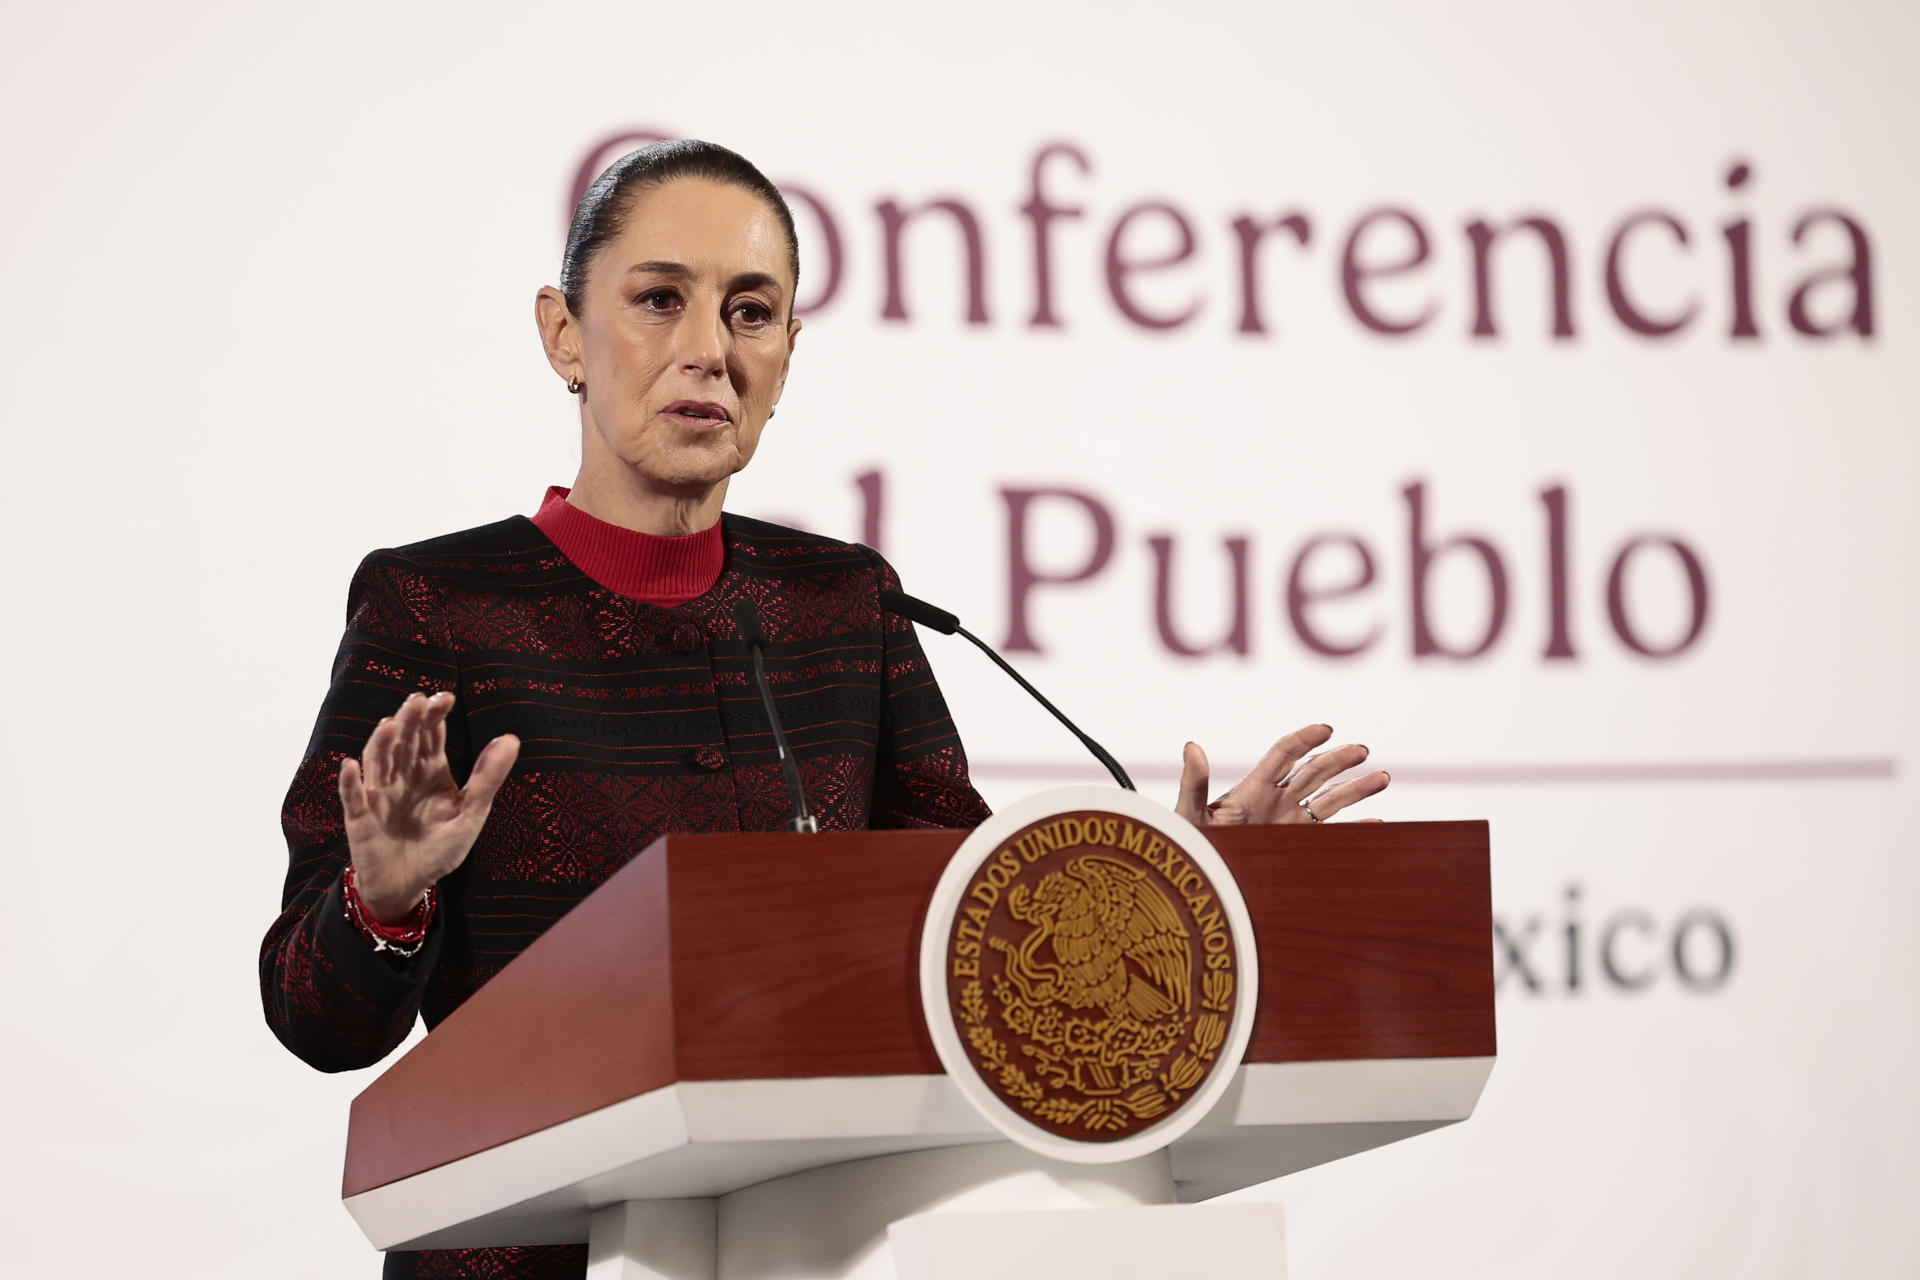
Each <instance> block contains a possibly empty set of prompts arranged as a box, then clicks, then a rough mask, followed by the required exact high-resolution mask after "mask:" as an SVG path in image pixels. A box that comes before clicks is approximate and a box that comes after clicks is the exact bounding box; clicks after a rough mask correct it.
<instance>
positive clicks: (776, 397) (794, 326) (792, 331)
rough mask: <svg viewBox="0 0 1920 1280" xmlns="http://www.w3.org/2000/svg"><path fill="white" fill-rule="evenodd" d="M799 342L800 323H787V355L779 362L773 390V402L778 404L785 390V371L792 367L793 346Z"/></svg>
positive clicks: (794, 321) (796, 321) (792, 321)
mask: <svg viewBox="0 0 1920 1280" xmlns="http://www.w3.org/2000/svg"><path fill="white" fill-rule="evenodd" d="M799 340H800V321H799V320H798V319H794V320H789V321H787V354H786V356H785V358H783V359H782V360H781V361H780V381H779V382H778V383H777V384H776V385H775V386H774V389H773V402H774V403H775V404H779V403H780V394H781V393H782V392H783V391H785V390H786V389H787V370H788V369H789V368H791V367H792V366H793V344H794V343H796V342H798V341H799Z"/></svg>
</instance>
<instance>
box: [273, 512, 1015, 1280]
mask: <svg viewBox="0 0 1920 1280" xmlns="http://www.w3.org/2000/svg"><path fill="white" fill-rule="evenodd" d="M723 528H724V531H725V534H726V542H727V559H726V568H725V570H724V572H723V573H722V574H721V576H720V579H719V581H718V582H716V583H715V584H714V585H713V587H712V588H711V589H710V590H708V591H707V592H705V593H704V594H702V595H700V596H698V597H696V598H694V599H692V600H688V601H686V602H685V603H683V604H679V605H675V606H672V607H663V606H660V605H654V604H647V603H644V602H642V601H640V600H636V599H632V598H629V597H627V596H623V595H620V594H619V593H617V592H614V591H611V590H609V589H607V588H605V587H603V586H601V585H600V584H598V583H596V582H594V581H593V580H592V579H590V578H588V577H587V576H586V575H585V574H584V573H582V572H581V571H580V570H579V569H578V568H577V567H576V566H575V565H573V564H572V562H570V561H569V560H568V559H567V558H566V557H565V556H564V555H562V554H561V553H560V551H559V550H558V548H556V547H555V546H554V544H553V543H552V542H551V541H550V540H549V539H548V538H547V537H546V535H544V534H543V533H541V532H540V530H539V529H538V528H537V527H535V525H534V524H533V523H532V522H531V521H530V520H528V519H526V518H525V517H521V516H515V517H512V518H510V519H507V520H503V521H499V522H497V523H495V524H490V525H484V526H481V527H479V528H476V529H469V530H466V531H464V532H461V533H455V534H449V535H447V536H446V537H442V538H435V539H432V540H430V541H427V542H421V543H416V544H414V545H412V546H407V547H401V548H398V549H393V550H382V551H376V552H374V553H373V554H371V555H369V556H368V557H367V558H366V559H365V560H364V561H362V562H361V565H360V568H359V570H358V572H357V573H356V574H355V575H354V579H353V585H352V587H351V588H350V590H349V592H348V601H347V632H346V636H345V637H344V638H343V639H342V641H341V644H340V649H339V653H338V655H337V656H336V658H335V660H334V666H333V680H332V684H331V686H330V687H329V689H328V691H327V695H326V698H325V700H324V702H323V703H322V705H321V709H320V715H319V719H318V721H317V723H316V724H315V726H314V730H313V735H312V737H311V738H310V740H309V742H308V745H307V750H306V754H305V758H304V759H303V760H302V761H301V763H300V767H299V768H298V770H296V772H295V774H294V778H293V783H292V785H291V786H290V787H289V788H288V791H287V797H286V802H285V805H284V807H283V809H282V814H281V823H282V827H283V829H284V831H285V834H286V838H287V847H288V851H289V855H290V862H289V866H288V870H287V879H286V887H285V894H284V898H283V910H282V912H281V914H280V917H279V919H277V920H276V921H275V922H274V924H273V926H272V927H271V928H270V929H269V930H268V931H267V936H266V939H265V941H264V943H263V944H262V947H261V951H260V983H261V996H262V1000H263V1003H264V1005H265V1009H266V1016H267V1023H268V1025H269V1026H271V1027H272V1029H273V1032H274V1034H275V1035H276V1036H278V1037H279V1038H280V1040H281V1041H282V1042H283V1043H284V1044H285V1045H286V1046H287V1047H288V1048H289V1049H291V1050H292V1051H293V1052H294V1053H296V1054H298V1055H299V1056H300V1057H301V1058H303V1059H304V1060H305V1061H307V1062H309V1063H311V1064H312V1065H314V1066H315V1067H318V1068H320V1069H321V1070H323V1071H343V1070H351V1069H354V1068H359V1067H366V1066H370V1065H372V1064H373V1063H375V1062H378V1061H379V1060H380V1059H381V1058H383V1057H385V1056H386V1055H387V1054H388V1053H389V1052H391V1051H392V1050H393V1049H394V1047H395V1046H397V1045H398V1044H399V1043H400V1042H401V1041H402V1040H403V1039H405V1037H406V1035H407V1033H408V1031H409V1030H410V1029H411V1028H412V1026H413V1021H414V1018H415V1016H416V1015H420V1016H423V1017H424V1019H425V1021H426V1025H427V1026H428V1027H429V1028H432V1027H433V1026H435V1025H436V1024H437V1023H438V1022H439V1021H440V1020H441V1019H442V1018H444V1017H446V1016H447V1014H449V1013H450V1012H452V1011H453V1010H454V1009H455V1008H457V1007H459V1005H460V1004H461V1002H462V1001H464V1000H465V999H466V998H467V997H468V996H470V995H472V994H473V992H474V991H476V990H477V989H478V988H479V987H480V985H481V984H482V983H484V982H485V981H486V980H487V979H488V978H490V977H492V976H493V975H494V974H495V973H497V972H499V970H500V969H501V968H502V967H504V966H505V965H506V964H507V963H508V962H509V961H510V960H512V959H513V958H514V957H515V956H517V955H518V954H519V953H520V952H521V951H522V950H524V949H525V948H526V946H527V944H529V943H530V942H532V941H533V940H534V939H535V938H536V937H538V936H539V935H540V934H541V933H543V932H545V930H546V929H547V928H548V927H549V926H551V925H552V924H553V922H554V921H555V920H557V919H559V918H560V916H561V915H563V914H565V912H566V911H567V910H568V909H569V908H571V907H572V906H573V905H574V904H575V903H577V902H579V901H580V900H581V899H582V898H584V897H586V896H587V894H589V893H591V892H592V891H593V890H594V889H595V888H596V887H598V886H599V884H600V883H601V882H602V881H604V880H605V879H606V878H607V877H608V876H610V875H612V874H613V872H614V871H615V870H617V869H618V868H619V867H620V866H621V865H623V864H624V863H625V862H626V861H627V860H628V859H629V858H631V857H632V856H633V855H634V854H636V853H638V852H639V851H640V850H641V849H643V848H645V847H646V846H647V845H648V844H649V843H651V842H652V841H653V840H654V839H655V838H656V837H658V836H660V835H662V834H664V833H666V832H669V831H679V832H686V831H759V830H773V829H777V828H779V827H780V826H782V825H783V824H784V823H785V820H786V818H787V816H788V800H787V793H786V788H785V785H784V782H783V781H782V778H781V774H780V769H779V765H778V763H777V758H776V756H775V754H774V748H773V738H772V733H771V732H770V730H768V728H767V727H766V723H765V716H764V712H763V711H762V710H761V707H760V702H759V695H758V692H757V691H756V689H755V687H754V684H753V681H752V675H751V671H750V668H749V665H748V660H747V657H746V652H745V648H744V646H743V644H742V642H741V639H740V637H739V634H738V631H737V629H736V627H735V624H734V622H733V616H732V610H733V605H734V602H735V601H737V600H740V599H750V600H753V601H754V602H755V603H756V604H758V606H759V608H760V613H761V617H762V620H763V624H764V626H765V628H766V631H767V633H768V640H769V644H768V649H767V667H768V675H769V678H770V680H771V682H772V684H773V688H774V693H775V698H776V701H777V702H778V704H779V708H780V715H781V721H782V724H783V726H784V727H785V729H786V733H787V739H788V744H789V748H790V750H791V751H792V752H793V754H794V757H795V760H796V762H797V763H798V765H799V769H800V774H801V778H802V780H803V782H804V783H805V785H806V789H807V797H808V801H809V803H810V804H811V805H812V807H813V810H814V812H815V814H816V815H817V816H818V818H819V820H820V825H821V827H822V828H824V829H829V830H858V829H862V828H867V827H902V826H951V827H967V826H973V825H975V824H977V823H979V822H980V821H982V820H983V819H984V818H986V817H987V815H988V809H987V806H986V804H985V802H984V801H982V800H981V798H980V796H979V793H978V792H976V791H975V790H974V789H973V786H972V784H971V783H970V782H969V781H968V777H967V763H966V755H965V752H964V751H963V750H962V748H961V745H960V741H959V738H958V736H957V735H956V733H955V731H954V727H953V723H952V721H951V719H950V718H949V717H948V714H947V708H946V703H945V701H944V700H943V699H942V698H941V695H940V691H939V688H938V686H937V685H936V684H935V683H934V679H933V672H932V670H931V668H930V667H929V666H928V664H927V660H926V656H925V654H924V653H922V652H921V649H920V645H919V642H918V640H917V639H916V638H915V636H914V633H913V629H912V627H911V626H910V625H909V624H907V623H906V622H904V621H902V620H901V619H899V618H895V617H891V616H889V615H886V614H885V613H884V612H883V611H882V610H881V609H880V604H879V593H880V591H881V590H882V589H883V588H887V587H895V586H898V578H897V577H896V576H895V575H894V572H893V570H892V568H891V567H890V566H889V565H887V563H886V562H885V561H884V560H882V559H881V558H880V556H879V555H878V553H876V552H874V551H873V550H871V549H870V548H866V547H860V546H854V545H850V544H847V543H842V542H835V541H832V540H830V539H826V538H821V537H818V536H815V535H812V534H804V533H799V532H796V531H795V530H792V529H784V528H781V527H780V526H777V525H770V524H765V523H762V522H760V521H755V520H748V519H744V518H741V517H736V516H732V515H728V516H725V517H723ZM442 689H445V690H450V691H452V692H453V693H454V694H455V696H456V699H457V700H456V702H455V704H454V710H453V713H452V715H451V716H450V717H449V719H448V722H447V758H448V763H449V766H450V767H451V768H452V770H453V774H454V777H455V778H456V779H459V780H460V781H462V782H464V781H465V779H466V776H467V773H468V771H469V770H470V769H471V767H472V761H473V757H474V754H475V752H476V751H477V750H478V748H479V747H481V746H484V745H485V744H486V743H487V742H489V741H491V740H492V739H493V738H494V737H496V736H498V735H499V734H502V733H514V734H516V735H518V736H519V738H520V741H521V747H520V756H519V759H518V761H517V762H516V764H515V766H514V770H513V773H512V774H511V775H510V776H509V777H508V778H507V780H506V782H505V783H503V784H502V786H501V788H500V791H499V794H498V795H497V797H496V798H495V801H494V807H493V812H492V813H491V814H490V815H489V816H488V819H487V823H486V826H485V828H484V829H483V830H482V831H481V833H480V837H479V839H478V840H477V841H476V842H475V844H474V847H473V850H472V852H471V853H470V854H469V855H468V857H467V860H466V862H465V863H464V864H463V865H462V866H461V867H460V869H459V870H457V871H455V872H454V873H452V874H451V875H449V876H448V877H447V878H446V879H445V880H443V881H442V882H441V885H440V897H441V904H442V905H441V910H440V911H439V913H438V915H437V917H436V919H435V920H434V922H433V924H432V925H431V926H430V927H429V929H428V932H427V941H426V945H425V946H423V947H422V948H421V949H420V951H419V953H418V954H417V955H415V956H414V957H412V958H411V959H410V960H399V959H396V958H394V957H392V956H391V955H389V954H382V953H376V952H375V951H374V950H373V948H372V947H371V946H370V945H369V944H368V942H367V940H366V939H365V938H364V937H362V936H361V935H360V934H359V933H358V932H357V931H356V930H355V929H354V927H353V925H352V924H350V923H349V922H348V920H347V918H346V914H345V910H344V903H343V901H342V897H341V890H342V886H341V879H342V875H343V873H344V871H345V869H346V865H347V846H346V837H345V833H344V831H343V829H342V825H341V812H340V802H339V792H338V779H339V768H340V761H341V760H342V759H344V758H346V757H347V756H355V757H357V756H358V755H359V754H360V753H361V751H362V750H363V749H364V747H365V744H366V741H367V738H368V737H369V735H370V734H371V733H372V731H373V727H374V725H375V724H377V723H378V722H379V720H380V718H381V717H383V716H387V715H391V714H392V713H393V712H394V710H395V709H396V708H397V707H398V706H399V705H400V702H401V701H402V699H404V698H405V697H406V696H407V695H408V694H410V693H413V692H415V691H416V690H420V691H425V692H429V693H431V692H435V691H438V690H442ZM585 1269H586V1249H585V1246H584V1245H571V1246H546V1247H526V1248H512V1249H475V1250H454V1251H428V1252H423V1253H395V1254H390V1255H388V1258H387V1269H386V1274H387V1275H388V1276H401V1277H416V1278H420V1280H424V1278H425V1277H441V1276H481V1277H489V1278H497V1280H506V1278H508V1277H512V1278H514V1280H548V1278H549V1277H551V1278H553V1280H559V1278H561V1277H569V1278H571V1277H580V1276H583V1275H584V1274H585Z"/></svg>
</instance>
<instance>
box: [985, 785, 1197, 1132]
mask: <svg viewBox="0 0 1920 1280" xmlns="http://www.w3.org/2000/svg"><path fill="white" fill-rule="evenodd" d="M1055 821H1056V823H1057V820H1055ZM1074 828H1077V829H1078V830H1079V832H1080V833H1081V834H1082V835H1083V836H1093V837H1097V836H1098V835H1099V834H1100V833H1103V832H1110V833H1112V834H1111V835H1108V836H1107V840H1106V841H1105V842H1101V841H1098V840H1097V839H1085V838H1083V839H1081V840H1079V841H1076V842H1073V843H1072V844H1067V843H1065V842H1063V841H1055V842H1054V845H1055V846H1056V847H1046V848H1043V847H1042V846H1039V845H1034V844H1028V843H1023V841H1024V840H1025V839H1026V838H1027V837H1028V835H1029V834H1030V833H1026V832H1023V833H1022V834H1021V835H1020V836H1017V837H1016V838H1015V839H1014V840H1011V841H1008V842H1007V845H1008V847H1010V848H1019V849H1020V850H1021V851H1022V854H1023V856H1021V857H1018V858H1013V859H1009V858H1006V857H1005V856H1004V855H1003V857H1002V860H1001V861H1000V862H999V863H998V864H997V866H999V867H1001V868H1007V867H1014V866H1016V865H1017V866H1018V868H1019V870H1020V871H1021V873H1022V874H1020V875H1018V876H1017V877H1015V876H1012V875H1010V874H1007V873H1005V872H999V871H995V870H994V865H996V864H990V865H989V867H988V872H987V873H986V874H983V876H982V877H981V879H980V880H979V881H978V882H977V883H976V885H975V887H974V892H973V894H972V896H971V900H972V901H973V902H975V903H988V902H990V903H991V905H990V906H970V907H969V908H968V909H967V910H966V911H965V912H964V913H963V914H962V915H961V916H959V917H957V918H956V927H955V930H954V941H953V942H951V943H950V944H949V945H950V946H952V947H955V948H956V949H955V951H954V954H955V955H956V956H972V955H976V954H977V955H978V956H979V961H978V963H977V964H973V963H968V962H963V963H961V964H957V965H955V966H953V968H954V971H955V972H956V973H957V974H962V975H965V976H966V977H967V978H969V980H966V981H958V980H956V981H955V983H954V985H953V987H952V990H951V996H950V1000H951V1005H952V1007H953V1010H954V1017H955V1021H956V1024H957V1027H958V1030H959V1031H960V1032H961V1034H962V1036H963V1037H964V1038H965V1040H966V1042H967V1044H968V1046H969V1049H970V1050H971V1052H970V1055H969V1056H970V1057H971V1059H972V1060H973V1062H974V1063H975V1065H976V1066H977V1067H978V1068H979V1069H980V1070H981V1073H982V1075H983V1076H984V1077H985V1078H986V1079H987V1081H988V1083H989V1085H990V1086H991V1087H992V1088H993V1089H994V1091H995V1092H996V1093H998V1094H999V1095H1000V1097H1001V1098H1002V1099H1003V1100H1004V1101H1006V1102H1007V1103H1008V1104H1009V1105H1011V1106H1014V1107H1016V1108H1018V1109H1020V1110H1022V1111H1024V1112H1026V1113H1027V1114H1028V1115H1029V1116H1031V1117H1032V1118H1033V1119H1034V1121H1035V1123H1038V1124H1041V1125H1042V1126H1043V1127H1045V1128H1048V1129H1050V1130H1051V1131H1053V1132H1055V1133H1059V1134H1062V1135H1063V1136H1070V1137H1077V1138H1089V1139H1095V1140H1110V1139H1113V1138H1117V1137H1124V1136H1126V1134H1128V1133H1129V1132H1132V1131H1136V1130H1138V1129H1140V1128H1142V1127H1144V1126H1145V1125H1147V1124H1149V1123H1151V1122H1153V1121H1154V1120H1155V1119H1156V1118H1158V1117H1160V1116H1162V1115H1165V1114H1166V1113H1167V1112H1169V1111H1170V1110H1171V1109H1172V1108H1174V1107H1176V1106H1178V1105H1179V1104H1180V1102H1181V1101H1183V1100H1184V1098H1185V1096H1186V1095H1188V1094H1190V1093H1191V1092H1192V1091H1193V1090H1194V1089H1195V1088H1196V1087H1197V1086H1198V1085H1199V1083H1200V1081H1201V1080H1202V1079H1204V1078H1205V1076H1206V1075H1207V1072H1208V1071H1209V1070H1210V1068H1211V1066H1212V1064H1213V1061H1214V1059H1215V1056H1216V1054H1217V1051H1218V1050H1219V1048H1220V1046H1221V1044H1222V1042H1223V1041H1224V1039H1225V1036H1226V1028H1227V1024H1228V1022H1229V1020H1230V1018H1231V1014H1232V1008H1233V995H1234V974H1233V969H1232V966H1231V960H1232V956H1231V952H1230V951H1228V952H1227V953H1226V959H1225V962H1224V963H1222V962H1217V961H1216V962H1210V960H1209V957H1210V956H1212V955H1217V954H1220V951H1219V946H1218V945H1215V946H1214V947H1208V946H1203V945H1202V944H1203V941H1204V940H1206V938H1205V935H1207V934H1208V933H1209V932H1210V931H1213V930H1216V929H1224V924H1223V923H1221V919H1220V913H1219V912H1218V910H1214V911H1212V912H1211V913H1210V914H1209V913H1208V912H1207V911H1206V910H1205V905H1206V904H1207V903H1209V902H1210V901H1211V899H1212V895H1211V893H1210V891H1208V890H1207V889H1206V888H1204V887H1203V888H1202V889H1201V890H1200V891H1199V892H1198V893H1185V892H1182V891H1181V889H1179V888H1176V887H1175V886H1174V885H1172V884H1171V883H1170V882H1169V879H1168V876H1167V875H1166V874H1165V872H1164V870H1163V868H1162V866H1161V865H1159V864H1158V863H1156V862H1155V861H1153V860H1150V859H1148V858H1145V857H1143V856H1141V852H1140V851H1141V848H1142V845H1143V841H1142V840H1140V839H1137V838H1136V839H1134V840H1132V841H1131V842H1126V841H1124V840H1123V839H1121V831H1120V828H1119V827H1118V825H1117V824H1114V823H1111V822H1108V823H1105V824H1102V823H1100V822H1072V823H1070V825H1069V828H1068V829H1069V830H1070V831H1071V830H1073V829H1074ZM1128 830H1129V831H1131V830H1132V828H1131V827H1129V828H1128ZM1103 843H1104V844H1105V845H1106V847H1103ZM1154 843H1155V845H1156V846H1158V847H1159V848H1162V849H1166V850H1168V851H1169V854H1171V855H1177V850H1174V849H1173V847H1172V846H1171V845H1170V844H1168V843H1166V842H1165V841H1164V840H1160V839H1156V840H1155V842H1154ZM1171 860H1172V859H1171V857H1169V859H1168V862H1169V864H1170V863H1171ZM1181 866H1182V875H1183V876H1185V877H1187V880H1186V882H1185V887H1191V885H1192V877H1194V875H1195V874H1196V873H1195V871H1194V870H1193V869H1192V868H1191V865H1190V864H1189V863H1187V862H1186V861H1185V860H1184V859H1182V860H1181ZM969 936H972V937H977V938H978V939H979V943H978V944H977V945H973V946H969V944H968V937H969ZM1212 941H1214V942H1215V943H1216V944H1220V943H1222V942H1224V939H1214V940H1212ZM996 960H997V963H995V961H996Z"/></svg>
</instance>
